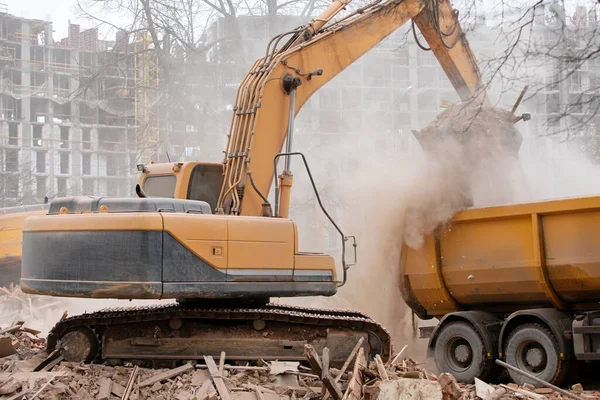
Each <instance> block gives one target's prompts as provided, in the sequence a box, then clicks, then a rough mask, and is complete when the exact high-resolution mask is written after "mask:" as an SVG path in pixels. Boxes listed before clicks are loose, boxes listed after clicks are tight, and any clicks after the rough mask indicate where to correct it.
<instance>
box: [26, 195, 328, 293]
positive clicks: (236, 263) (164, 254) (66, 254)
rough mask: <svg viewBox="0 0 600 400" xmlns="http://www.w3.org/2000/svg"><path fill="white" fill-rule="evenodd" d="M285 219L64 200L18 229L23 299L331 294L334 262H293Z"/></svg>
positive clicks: (293, 245)
mask: <svg viewBox="0 0 600 400" xmlns="http://www.w3.org/2000/svg"><path fill="white" fill-rule="evenodd" d="M296 238H297V230H296V225H295V224H294V222H293V221H291V220H289V219H283V218H261V217H239V216H237V217H236V216H219V215H213V214H212V213H211V209H210V206H209V205H208V203H206V202H202V201H195V200H177V199H167V198H144V199H128V198H124V199H121V198H93V197H71V198H62V199H58V200H55V201H53V202H52V203H51V205H50V210H49V213H48V215H44V216H38V217H31V218H28V219H27V220H26V221H25V223H24V226H23V243H24V248H26V249H28V250H27V251H26V252H25V253H24V255H23V267H22V273H21V287H22V289H23V291H24V292H26V293H34V294H43V295H52V296H66V297H91V298H117V299H165V298H171V299H173V298H175V299H236V298H246V299H268V298H270V297H294V296H310V295H326V296H331V295H333V294H335V293H336V291H337V284H336V283H337V282H336V276H335V264H334V262H333V258H332V257H330V256H328V255H324V254H311V253H308V254H305V253H298V252H297V247H298V246H297V240H296Z"/></svg>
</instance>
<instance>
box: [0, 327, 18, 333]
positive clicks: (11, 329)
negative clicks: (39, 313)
mask: <svg viewBox="0 0 600 400" xmlns="http://www.w3.org/2000/svg"><path fill="white" fill-rule="evenodd" d="M19 329H21V325H13V326H9V327H8V328H6V329H2V330H1V331H0V335H3V334H5V333H15V332H16V331H18V330H19Z"/></svg>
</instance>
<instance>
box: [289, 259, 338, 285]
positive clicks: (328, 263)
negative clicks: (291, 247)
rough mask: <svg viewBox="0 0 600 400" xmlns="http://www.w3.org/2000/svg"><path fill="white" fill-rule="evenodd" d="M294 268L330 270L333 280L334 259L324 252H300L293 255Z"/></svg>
mask: <svg viewBox="0 0 600 400" xmlns="http://www.w3.org/2000/svg"><path fill="white" fill-rule="evenodd" d="M294 260H295V263H294V268H295V269H301V270H311V271H314V270H321V271H328V270H329V271H332V272H333V279H334V280H335V276H336V274H335V261H334V260H333V257H331V256H328V255H326V254H313V253H300V254H296V255H295V256H294Z"/></svg>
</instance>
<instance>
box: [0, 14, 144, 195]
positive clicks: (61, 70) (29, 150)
mask: <svg viewBox="0 0 600 400" xmlns="http://www.w3.org/2000/svg"><path fill="white" fill-rule="evenodd" d="M113 45H114V44H113V43H107V42H103V41H100V40H98V35H97V30H90V31H84V32H81V34H80V32H79V26H77V25H71V26H70V29H69V37H68V38H67V39H64V40H62V41H60V42H54V40H53V38H52V24H51V22H48V21H40V20H31V19H24V18H19V17H15V16H12V15H9V14H0V71H1V74H2V81H1V82H2V88H1V92H0V138H1V144H2V145H1V146H0V147H1V150H0V174H1V175H0V176H1V179H0V191H1V192H2V197H1V199H0V202H1V203H2V204H1V205H2V206H10V205H15V204H28V203H29V204H30V203H36V202H40V201H42V200H43V199H44V197H46V196H48V197H50V198H53V197H57V196H66V195H73V194H80V193H85V194H100V195H126V194H128V193H129V191H130V189H129V188H130V186H131V184H130V176H131V174H130V171H129V170H130V169H131V165H132V163H131V160H132V159H134V158H135V155H136V149H135V148H134V147H133V146H131V145H130V144H131V143H132V141H133V135H134V133H135V132H134V129H133V128H132V126H133V123H132V120H133V108H134V107H133V101H132V92H131V91H129V90H128V88H129V87H130V86H131V85H132V84H131V82H132V81H133V69H132V63H131V61H130V60H127V57H126V56H124V55H123V54H121V53H119V52H116V51H113V49H112V47H113Z"/></svg>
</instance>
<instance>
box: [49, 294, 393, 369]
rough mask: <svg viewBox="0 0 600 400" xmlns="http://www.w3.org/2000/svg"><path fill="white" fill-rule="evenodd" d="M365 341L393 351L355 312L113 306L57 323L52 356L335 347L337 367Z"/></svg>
mask: <svg viewBox="0 0 600 400" xmlns="http://www.w3.org/2000/svg"><path fill="white" fill-rule="evenodd" d="M360 337H364V338H365V350H366V354H367V356H368V357H369V358H370V359H371V358H373V357H374V356H375V355H377V354H379V355H381V357H382V358H383V360H384V361H386V360H387V359H389V357H390V354H391V352H392V345H391V338H390V335H389V333H388V332H387V331H386V330H385V328H383V327H382V326H381V325H379V324H378V323H377V322H375V321H374V320H372V319H371V318H369V317H368V316H367V315H365V314H363V313H360V312H356V311H350V310H332V309H317V308H304V307H297V306H288V305H280V304H267V305H265V306H262V307H252V308H206V307H193V306H187V305H183V304H168V305H158V306H141V307H125V308H108V309H103V310H100V311H97V312H93V313H90V314H82V315H77V316H73V317H70V318H66V319H64V320H62V321H60V322H58V323H57V324H56V325H55V326H54V328H53V329H52V330H51V331H50V334H49V336H48V352H49V353H50V352H51V351H53V350H55V349H56V348H57V346H58V349H59V350H60V353H61V354H62V356H63V357H64V359H65V360H67V361H75V362H81V361H83V362H93V363H109V364H122V363H135V364H138V365H151V366H153V367H163V366H173V365H176V364H177V363H179V362H184V361H190V360H200V359H202V357H203V356H205V355H211V356H215V357H218V356H219V355H220V353H221V351H225V353H226V357H227V360H228V361H244V362H247V361H256V360H260V359H262V360H290V361H292V360H296V361H302V360H305V357H304V355H303V351H304V344H311V345H313V346H314V347H315V348H316V349H317V350H318V351H320V350H321V349H322V348H324V347H328V348H329V349H330V364H331V366H333V367H335V366H339V365H341V364H343V363H344V361H345V360H346V358H347V357H348V355H349V354H350V352H351V351H352V349H353V348H354V346H355V345H356V343H357V342H358V340H359V338H360Z"/></svg>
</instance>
